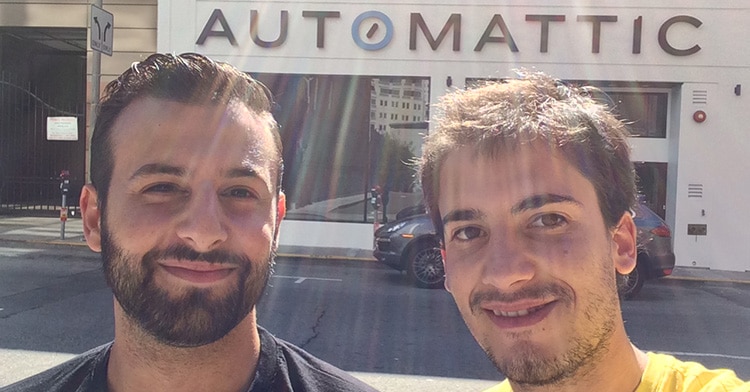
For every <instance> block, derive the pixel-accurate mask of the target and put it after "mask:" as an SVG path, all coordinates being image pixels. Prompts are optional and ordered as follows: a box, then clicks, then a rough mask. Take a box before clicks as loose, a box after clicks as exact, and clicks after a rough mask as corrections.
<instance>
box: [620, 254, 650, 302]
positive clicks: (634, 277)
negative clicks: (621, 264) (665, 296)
mask: <svg viewBox="0 0 750 392" xmlns="http://www.w3.org/2000/svg"><path fill="white" fill-rule="evenodd" d="M638 258H639V259H640V258H641V257H638ZM642 265H643V264H642V263H641V262H640V260H639V262H638V264H636V266H635V268H633V271H631V272H630V273H629V274H627V275H625V277H624V279H623V284H622V285H621V286H620V297H621V298H623V299H633V298H635V296H636V295H638V293H639V292H640V291H641V288H643V282H645V281H646V274H645V273H644V271H643V267H642Z"/></svg>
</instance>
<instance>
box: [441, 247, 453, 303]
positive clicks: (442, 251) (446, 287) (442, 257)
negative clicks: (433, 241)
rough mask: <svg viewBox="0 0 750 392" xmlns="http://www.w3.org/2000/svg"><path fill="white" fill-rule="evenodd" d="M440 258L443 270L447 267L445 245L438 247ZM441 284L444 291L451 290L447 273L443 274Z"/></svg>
mask: <svg viewBox="0 0 750 392" xmlns="http://www.w3.org/2000/svg"><path fill="white" fill-rule="evenodd" d="M440 258H441V259H442V260H443V272H445V271H446V270H447V267H446V265H445V247H444V246H442V247H440ZM443 286H445V291H447V292H449V293H450V292H451V288H450V284H449V283H448V274H445V279H444V280H443Z"/></svg>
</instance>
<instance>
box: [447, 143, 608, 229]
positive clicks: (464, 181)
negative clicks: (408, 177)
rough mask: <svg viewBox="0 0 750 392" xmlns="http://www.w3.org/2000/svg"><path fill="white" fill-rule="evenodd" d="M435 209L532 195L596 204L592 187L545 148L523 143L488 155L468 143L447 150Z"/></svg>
mask: <svg viewBox="0 0 750 392" xmlns="http://www.w3.org/2000/svg"><path fill="white" fill-rule="evenodd" d="M439 189H440V192H439V200H438V204H439V207H440V210H441V213H443V214H444V213H446V212H447V210H446V209H453V208H457V207H460V206H466V205H471V207H472V208H483V207H484V206H489V205H493V206H498V205H504V206H506V207H508V208H511V206H512V205H514V204H515V203H517V202H519V201H520V200H523V199H525V198H528V197H530V196H533V195H541V194H560V195H570V196H574V197H575V198H576V199H581V201H585V202H587V203H594V205H598V202H597V199H596V192H595V190H594V186H593V184H592V183H591V181H589V180H588V179H587V178H585V177H584V176H583V175H582V174H581V173H580V172H579V171H578V170H577V169H576V168H575V167H574V166H573V165H571V164H570V163H569V162H568V161H567V160H566V159H565V158H564V157H563V155H562V154H561V153H560V152H559V151H557V150H555V149H553V148H550V147H547V146H539V145H533V144H531V145H524V146H521V147H518V148H517V149H513V150H499V151H497V152H496V154H494V155H492V156H489V155H485V154H484V153H478V152H477V151H476V150H475V149H473V148H470V147H463V148H460V149H458V150H455V151H451V152H450V153H448V155H447V156H446V159H445V161H444V162H443V165H442V167H441V169H440V175H439Z"/></svg>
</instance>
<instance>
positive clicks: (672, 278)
mask: <svg viewBox="0 0 750 392" xmlns="http://www.w3.org/2000/svg"><path fill="white" fill-rule="evenodd" d="M660 280H685V281H691V282H709V283H734V284H750V280H737V279H717V278H708V277H705V278H699V277H695V276H674V275H670V276H665V277H663V278H661V279H660Z"/></svg>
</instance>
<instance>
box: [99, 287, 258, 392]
mask: <svg viewBox="0 0 750 392" xmlns="http://www.w3.org/2000/svg"><path fill="white" fill-rule="evenodd" d="M259 357H260V336H259V335H258V329H257V324H256V320H255V308H253V310H252V311H251V312H250V313H249V314H248V315H247V316H246V317H245V318H244V319H243V320H242V321H241V322H240V324H238V325H237V326H236V327H235V328H234V329H232V330H231V331H230V332H229V333H228V334H227V335H226V336H224V337H223V338H221V339H220V340H218V341H216V342H214V343H211V344H207V345H205V346H200V347H189V348H185V347H174V346H169V345H166V344H164V343H161V342H159V341H157V340H156V339H154V338H153V337H152V336H150V335H148V334H146V333H145V332H144V331H143V330H141V329H140V327H139V326H137V325H134V323H133V322H132V320H130V319H129V318H128V317H127V316H126V315H125V314H124V312H123V310H122V308H121V307H120V306H119V304H118V303H117V301H115V342H114V344H113V345H112V351H111V353H110V357H109V363H108V365H107V383H108V384H109V389H110V390H111V391H113V392H129V391H145V390H155V391H179V390H191V391H227V392H230V391H231V392H236V391H246V390H248V389H249V387H250V384H251V383H252V381H253V376H254V375H255V369H256V366H257V364H258V359H259Z"/></svg>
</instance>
